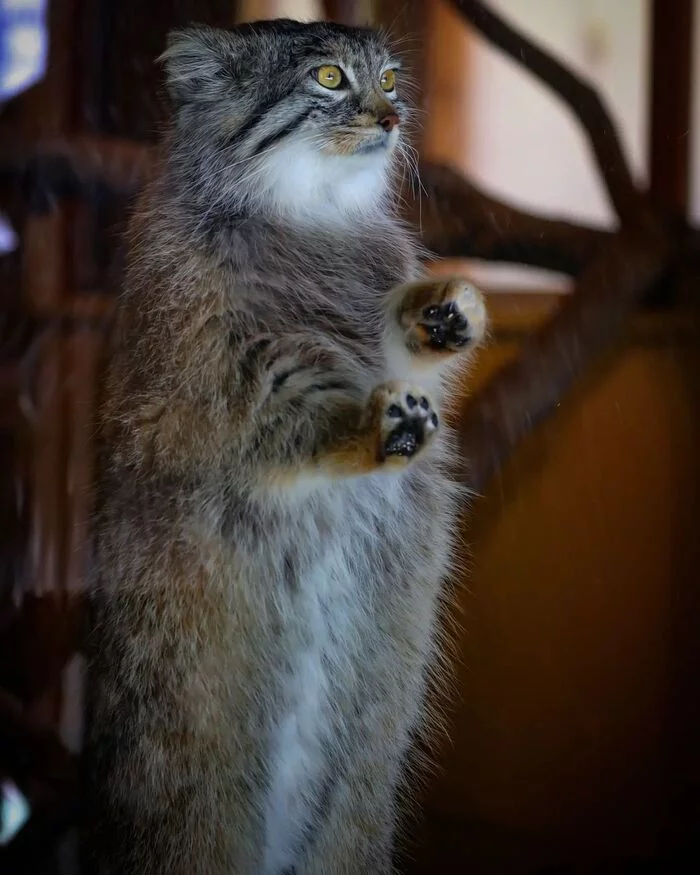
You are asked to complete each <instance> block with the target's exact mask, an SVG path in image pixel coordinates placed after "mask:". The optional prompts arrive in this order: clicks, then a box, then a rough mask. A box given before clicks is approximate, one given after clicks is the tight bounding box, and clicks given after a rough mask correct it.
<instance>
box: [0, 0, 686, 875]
mask: <svg viewBox="0 0 700 875" xmlns="http://www.w3.org/2000/svg"><path fill="white" fill-rule="evenodd" d="M457 5H458V4H453V3H451V2H448V0H425V2H411V0H408V2H406V0H375V2H373V0H363V2H359V0H358V2H326V3H323V2H315V0H285V2H283V0H278V2H274V0H269V2H264V0H258V2H256V0H251V2H245V0H240V2H235V0H148V2H144V0H141V2H136V0H121V2H120V3H115V2H111V0H48V2H43V0H0V101H1V104H0V223H1V224H0V251H1V252H2V254H0V787H1V788H2V800H1V806H2V815H0V871H2V872H9V871H27V872H32V873H33V872H36V873H40V872H56V873H58V872H62V873H73V872H77V855H76V852H75V843H74V839H72V838H71V836H72V830H73V826H74V823H75V820H76V817H77V814H78V811H79V805H80V789H79V781H78V780H77V770H78V757H79V752H80V740H81V733H82V693H83V690H82V661H81V656H80V638H81V629H82V621H83V612H82V601H81V593H82V592H83V590H84V585H85V584H84V580H85V568H86V563H87V562H88V561H89V549H88V531H89V520H90V487H91V480H92V466H93V425H92V423H93V415H94V410H95V405H96V404H97V403H98V400H99V392H100V380H101V373H102V370H103V368H104V364H105V351H106V349H107V337H108V336H109V329H110V314H111V312H112V307H113V300H114V295H115V293H116V292H117V290H118V288H119V281H120V264H121V258H120V234H121V231H122V229H123V226H124V221H125V217H126V216H127V215H128V208H129V203H130V201H131V196H132V190H135V189H136V188H137V187H138V180H139V179H140V175H139V172H140V171H139V168H140V167H141V164H142V163H143V162H144V161H145V160H146V159H145V158H144V155H145V149H144V148H143V147H146V146H148V144H150V143H152V142H154V141H155V139H156V138H157V136H158V132H159V130H160V129H161V128H162V125H163V120H164V108H163V101H162V95H161V92H160V85H161V81H160V70H159V69H158V68H157V66H156V65H154V63H153V59H154V58H155V57H156V56H158V55H159V54H160V52H161V51H162V49H163V47H164V42H165V34H166V32H167V31H168V30H169V29H170V28H172V27H173V26H177V25H184V24H187V23H190V22H192V21H197V22H207V23H210V24H213V25H218V26H222V27H226V26H231V25H233V24H235V23H236V22H237V21H242V20H246V19H255V18H265V17H277V16H291V17H295V18H306V19H309V18H322V17H331V18H335V19H336V20H342V21H346V22H349V23H374V24H381V25H383V26H386V27H389V28H390V29H391V30H392V32H394V33H396V35H397V36H398V37H400V38H402V40H403V46H404V48H405V50H406V54H407V58H408V62H409V66H410V68H411V70H412V73H413V75H414V77H415V79H416V81H417V84H418V86H419V92H420V102H421V106H422V109H423V113H422V115H421V122H422V126H421V129H420V131H419V132H418V133H417V135H416V146H417V147H418V148H419V150H420V153H421V156H422V159H423V160H424V161H426V162H433V163H436V162H437V163H444V164H448V165H450V166H451V167H452V168H454V169H455V170H457V171H459V172H460V174H462V175H464V176H465V177H467V178H469V179H470V180H471V181H472V182H473V183H474V184H476V185H477V186H479V188H481V189H483V190H485V191H488V192H489V194H490V195H491V196H493V197H495V198H498V199H500V200H502V201H505V202H507V203H508V204H511V205H513V206H514V207H517V208H519V209H520V210H522V211H524V212H525V213H530V212H533V213H537V214H538V215H545V216H548V215H553V216H557V217H559V218H561V219H564V220H568V221H569V222H571V223H576V224H581V225H583V226H585V227H589V226H590V227H591V228H594V229H601V230H604V231H605V230H607V231H614V230H615V229H617V228H618V226H619V224H620V220H619V218H618V216H617V214H616V212H615V210H614V208H613V206H612V204H611V201H610V198H609V196H608V191H607V189H606V186H605V184H604V182H603V180H602V178H601V176H600V174H599V172H598V171H597V169H596V166H595V163H594V161H593V160H592V156H591V151H590V148H589V143H588V142H587V140H586V137H585V135H584V133H583V132H582V129H581V127H580V125H579V124H578V122H577V119H576V118H575V117H574V114H573V113H572V112H571V111H570V110H569V109H567V108H566V106H565V105H564V104H563V103H561V101H559V100H558V99H557V97H556V95H554V94H553V93H552V91H551V90H547V89H545V88H544V87H543V85H542V84H541V83H540V82H539V81H537V80H536V79H535V78H534V77H532V76H531V75H529V74H528V72H527V71H525V70H524V69H523V67H522V66H520V65H518V64H516V63H515V62H514V61H513V59H511V58H507V57H505V56H504V55H503V54H502V53H500V52H499V51H498V49H496V48H494V47H493V46H492V45H490V44H489V43H488V42H487V41H486V40H485V39H484V38H483V36H482V35H481V34H480V33H478V32H477V30H475V29H474V28H471V27H469V25H468V23H467V22H466V20H465V17H464V16H463V15H462V14H460V12H459V10H458V9H457V8H456V6H457ZM466 5H469V4H466ZM487 5H488V6H489V8H491V9H493V10H496V11H498V12H499V13H501V14H502V15H503V16H504V18H506V19H507V21H508V22H510V23H511V24H512V25H513V26H515V27H516V28H517V29H518V30H519V31H520V32H522V33H523V34H525V35H527V36H528V37H530V38H532V39H534V40H536V41H537V42H538V43H539V44H540V45H541V46H543V47H545V48H546V49H548V50H549V51H551V52H552V53H553V54H554V55H555V56H556V57H557V58H558V59H560V60H561V61H562V62H563V63H564V64H565V65H566V66H567V67H568V68H569V69H570V70H571V71H572V72H574V73H576V74H577V75H579V76H580V77H582V78H583V79H584V80H585V81H587V82H589V83H591V84H592V85H594V86H595V88H596V89H598V91H599V93H600V95H601V96H602V98H603V100H604V102H605V105H606V106H607V108H608V110H609V112H610V115H611V117H612V119H613V120H614V122H615V124H616V126H617V128H618V132H619V135H620V138H621V141H622V144H623V147H624V150H625V153H626V157H627V159H628V162H629V166H630V169H631V172H632V174H633V177H634V179H635V180H636V181H637V182H638V184H639V185H640V186H641V187H642V188H643V189H647V188H648V199H649V202H650V203H651V204H652V205H653V208H654V211H655V215H656V216H657V217H659V218H658V222H659V224H660V226H662V227H663V228H664V229H665V231H666V232H668V239H669V240H670V241H671V245H673V244H674V241H675V240H676V236H680V234H681V232H680V231H679V232H678V235H675V230H674V229H675V228H676V227H678V228H682V229H683V232H682V233H683V234H684V235H685V236H688V235H689V234H691V232H690V231H688V228H689V227H691V225H690V224H689V223H692V222H693V221H694V220H700V71H699V70H698V65H700V8H697V7H698V6H699V4H698V3H697V2H693V0H615V2H612V0H489V3H488V4H487ZM98 140H99V144H101V145H99V148H98V145H95V144H97V143H98ZM77 142H80V143H81V144H82V145H81V149H82V151H80V150H78V151H75V150H73V152H71V149H72V148H73V147H72V146H71V144H75V143H77ZM37 143H51V144H53V145H52V147H51V149H40V148H37V147H36V144H37ZM110 149H111V150H112V151H110ZM69 152H70V153H71V156H72V157H70V161H71V167H72V171H71V173H65V172H64V171H63V170H62V169H61V168H62V167H63V165H62V163H61V161H62V160H64V161H65V160H67V159H65V155H66V154H68V153H69ZM98 153H99V155H98ZM61 156H63V158H61ZM96 156H97V157H96ZM83 160H84V161H85V162H86V166H87V164H90V166H91V167H94V166H99V167H100V168H101V170H100V174H98V175H99V176H100V178H99V179H98V180H97V181H95V180H94V179H92V177H91V181H90V182H89V184H88V183H87V182H85V180H83V179H82V177H81V171H80V168H81V161H83ZM91 162H92V163H91ZM422 197H423V198H425V197H426V195H425V194H424V195H422ZM419 213H420V211H419ZM686 220H687V221H686ZM494 222H495V224H497V222H496V220H495V219H494ZM500 230H501V229H499V228H496V231H497V232H499V231H500ZM507 230H508V229H507V228H503V229H502V231H503V233H504V234H507ZM543 233H545V232H543ZM693 233H694V232H693ZM683 239H685V237H684V238H683ZM466 250H469V247H466ZM466 250H465V253H464V257H461V258H459V259H455V258H452V259H451V260H448V261H444V262H442V263H439V264H435V265H433V267H434V268H435V269H438V270H441V271H443V270H455V269H459V270H464V271H466V272H468V273H470V274H471V275H472V276H473V277H474V278H475V279H477V280H479V281H480V282H481V283H482V285H483V286H484V288H485V289H486V290H487V293H488V301H489V307H490V310H491V313H492V318H493V332H492V337H491V340H490V343H489V345H488V347H487V348H486V350H485V351H484V352H483V353H482V354H481V356H480V358H479V362H478V365H477V367H476V368H475V369H474V371H473V373H472V374H471V376H470V378H469V380H468V381H467V382H466V383H465V385H464V386H462V387H460V403H462V404H463V406H464V405H466V404H468V399H469V397H474V398H475V399H477V398H478V397H479V390H480V389H481V388H482V387H485V386H487V385H488V384H489V383H490V382H491V381H492V380H494V379H496V377H495V375H496V373H497V372H498V371H499V369H500V368H501V367H502V366H503V365H504V364H505V363H509V362H515V363H517V362H518V359H519V356H520V355H521V354H522V351H523V349H524V348H525V346H526V345H527V343H528V339H529V338H531V337H532V336H533V332H537V331H539V330H540V329H541V327H542V326H543V325H544V324H545V323H546V322H547V320H548V319H549V318H550V317H551V316H552V314H553V313H556V312H557V311H558V308H560V307H562V306H563V305H564V303H565V302H566V300H567V299H568V298H569V297H570V296H571V295H572V294H576V292H575V288H576V286H575V279H576V276H575V272H570V273H573V274H574V276H573V279H572V276H570V275H564V274H561V273H556V272H553V271H551V270H543V269H541V266H540V267H539V268H536V267H533V266H528V267H525V266H523V265H522V264H518V263H517V259H515V258H509V259H508V261H510V262H515V263H509V264H503V263H494V262H491V261H489V260H486V259H484V258H480V259H476V258H474V257H470V256H471V255H473V253H471V251H466ZM693 265H694V267H695V268H696V267H697V261H695V262H693ZM699 289H700V272H698V271H697V270H696V272H695V273H693V272H692V271H690V272H688V271H685V272H684V273H683V274H682V276H681V275H680V274H679V273H678V272H674V271H673V270H666V271H665V272H664V275H663V277H662V281H661V282H660V283H658V284H657V285H656V286H655V289H654V295H653V296H652V299H653V300H652V299H647V300H646V303H645V304H644V305H642V306H640V307H639V308H637V310H636V312H635V313H634V315H633V316H632V317H631V318H629V319H628V320H627V321H626V323H625V326H624V330H623V331H621V333H620V336H619V337H618V338H617V339H616V342H615V344H614V348H612V349H607V350H606V352H605V354H604V355H602V356H599V357H595V359H594V360H591V362H590V363H587V364H586V367H585V369H584V374H583V378H582V379H580V380H578V381H577V382H576V385H575V387H574V388H573V391H570V392H566V393H562V396H561V398H559V399H558V400H557V401H556V404H555V405H554V406H555V408H556V409H555V412H554V415H553V416H550V417H548V418H546V420H545V421H543V422H542V423H540V424H539V426H538V427H537V428H535V429H530V432H531V433H529V434H528V435H527V436H526V437H525V439H524V440H523V441H522V442H520V443H519V444H518V446H517V447H514V449H513V452H512V453H510V454H509V457H508V459H507V461H506V462H505V464H503V465H502V466H501V467H500V470H499V471H498V472H497V473H496V474H495V476H493V477H491V478H489V479H488V482H487V483H486V484H485V486H484V488H483V490H482V492H483V494H482V495H480V496H479V497H477V498H475V499H474V501H473V503H472V507H471V509H470V511H469V512H468V513H466V514H465V517H464V521H463V540H464V541H465V542H466V543H469V545H470V548H469V550H468V551H467V550H466V549H465V550H464V551H463V554H460V555H459V556H458V557H457V563H456V564H457V567H458V569H459V571H458V574H457V580H456V583H457V586H456V590H455V592H456V604H455V610H454V615H453V616H452V617H451V618H450V620H449V624H450V628H451V632H452V635H453V637H454V641H455V657H456V671H455V681H454V684H453V685H452V687H451V691H450V694H449V701H448V703H447V716H446V722H447V725H448V732H447V736H446V737H444V738H438V739H436V743H435V748H434V750H433V751H432V755H433V758H434V759H435V763H436V766H435V769H434V770H433V772H432V773H431V775H430V776H429V778H428V780H427V781H426V786H425V788H422V789H420V791H417V792H419V794H420V801H421V804H422V808H423V815H422V817H421V818H420V820H419V821H418V822H417V823H415V824H411V826H410V829H409V830H408V835H407V839H408V841H407V843H406V854H405V858H404V859H402V860H401V871H402V872H406V873H414V875H420V873H425V875H427V873H447V875H449V873H461V872H471V873H478V875H481V873H483V875H492V873H493V875H495V873H514V875H515V873H549V872H551V873H555V872H557V873H559V872H560V873H589V872H590V873H593V872H595V873H606V872H610V873H618V872H619V873H624V872H635V873H636V872H685V871H688V872H691V871H692V872H696V871H700V865H699V864H700V796H699V795H698V793H699V790H700V753H699V751H700V733H699V730H700V689H699V688H698V680H699V678H700V672H699V669H700V594H699V587H700V344H699V342H698V340H699V337H700V329H699V325H700V320H699V319H698V306H697V303H698V300H699V298H700V292H699ZM574 352H575V351H572V355H573V354H574ZM545 377H546V375H545V374H543V375H542V378H543V379H545ZM457 408H459V405H457ZM460 409H461V408H460ZM3 776H4V777H3Z"/></svg>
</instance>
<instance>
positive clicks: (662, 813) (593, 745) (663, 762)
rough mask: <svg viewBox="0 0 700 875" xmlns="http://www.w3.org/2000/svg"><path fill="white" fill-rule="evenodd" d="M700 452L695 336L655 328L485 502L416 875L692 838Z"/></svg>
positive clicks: (594, 854) (596, 855) (665, 324)
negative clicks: (446, 735)
mask: <svg viewBox="0 0 700 875" xmlns="http://www.w3.org/2000/svg"><path fill="white" fill-rule="evenodd" d="M501 306H503V305H501ZM679 326H680V329H679ZM503 327H504V326H503V324H501V328H503ZM520 327H522V326H520ZM516 350H517V343H516V342H515V341H507V340H504V341H502V342H498V343H496V344H495V345H494V346H492V347H491V349H489V350H488V351H487V352H486V354H485V355H484V357H483V359H482V362H481V365H480V367H479V368H478V371H477V373H476V374H475V375H474V377H473V379H474V382H475V383H477V384H478V383H479V382H480V381H482V380H484V379H486V378H487V377H488V374H489V373H491V372H492V371H493V370H494V369H495V368H496V367H497V366H498V365H499V364H500V363H501V362H502V361H503V360H505V359H506V358H508V357H509V356H511V355H514V354H515V353H516ZM699 446H700V345H699V344H698V331H697V322H696V323H695V330H694V331H693V330H692V326H689V323H688V320H687V319H685V320H683V319H680V318H679V319H678V320H673V319H669V320H666V321H663V320H655V319H654V318H647V319H645V320H644V321H643V322H640V323H639V325H638V327H637V330H636V332H635V333H634V337H633V339H632V340H630V342H629V344H628V346H627V348H626V350H625V351H624V354H622V355H620V356H617V357H613V358H611V359H610V360H609V361H608V362H607V363H606V364H605V365H604V366H602V367H601V368H600V369H599V370H598V372H597V373H595V374H592V375H591V376H590V377H589V378H588V380H587V381H586V382H585V385H584V386H583V387H582V388H581V389H580V391H579V392H578V393H576V394H575V396H573V397H571V398H570V399H568V400H567V401H566V402H565V403H564V404H563V405H562V409H561V412H560V414H559V415H558V416H557V417H556V418H555V419H554V420H552V421H551V422H550V423H548V424H547V425H546V426H545V427H544V428H542V429H541V430H540V431H539V432H538V433H537V434H536V436H534V437H533V439H532V440H530V441H529V442H528V443H527V444H526V445H525V446H524V447H523V448H522V451H521V452H519V453H518V454H517V456H516V457H515V458H514V459H513V461H512V464H510V465H509V466H508V468H507V470H506V471H505V472H504V474H503V476H502V477H500V478H499V479H498V480H497V481H496V482H494V483H493V485H492V487H491V488H490V489H489V491H488V494H487V495H486V496H485V497H484V498H483V499H480V500H476V501H475V502H474V506H473V511H472V513H471V515H470V518H469V520H468V525H467V526H466V528H465V531H464V536H465V538H466V539H468V540H469V541H470V542H471V544H472V550H473V554H472V557H471V561H470V570H469V572H468V573H467V571H466V570H465V571H464V572H463V574H462V575H461V576H460V587H459V594H458V602H459V610H458V612H457V621H458V622H459V623H460V624H461V626H462V631H461V632H460V634H459V640H458V652H459V654H460V660H459V664H458V667H457V683H456V689H455V693H454V697H453V706H454V716H453V722H452V728H451V738H452V744H451V745H444V746H443V749H442V754H441V757H440V765H441V767H442V768H441V773H440V774H439V775H438V776H437V777H436V778H435V780H434V781H433V782H432V785H431V789H430V792H429V794H428V803H427V815H428V823H427V828H426V834H425V836H424V838H423V848H424V857H423V868H422V869H419V871H424V872H426V873H427V872H433V871H440V872H446V873H449V872H455V873H456V872H462V871H464V870H465V866H466V865H467V863H469V864H470V865H471V866H472V868H470V869H469V870H468V871H470V872H499V873H500V872H528V871H533V867H535V866H538V865H544V864H545V863H555V862H556V863H563V864H568V865H569V866H573V865H574V864H575V863H576V864H577V863H583V862H585V861H586V860H588V861H589V862H591V868H589V869H586V868H583V869H582V870H580V871H596V872H597V871H600V870H599V869H597V868H596V866H595V865H593V864H594V862H595V861H596V860H600V859H604V858H611V857H621V858H624V857H640V858H652V857H653V856H655V855H657V854H661V853H662V852H663V851H664V849H665V847H666V844H667V840H668V838H669V832H668V831H669V828H672V830H673V832H674V833H675V834H674V836H673V841H674V843H675V845H676V846H678V845H679V844H680V842H681V841H683V840H687V839H688V838H689V836H691V835H692V832H690V829H691V826H690V823H691V820H692V817H693V815H692V812H693V811H696V809H691V814H690V815H686V816H685V829H686V832H685V834H684V835H680V834H679V829H673V822H674V821H676V820H677V818H678V815H679V813H680V805H679V799H685V803H686V807H687V803H688V801H689V799H690V798H691V797H690V791H691V788H693V787H696V786H697V780H698V777H699V775H698V770H697V762H698V757H697V754H696V753H695V742H694V741H693V740H692V739H693V738H694V737H696V733H697V730H698V725H697V707H696V699H697V696H696V695H693V694H692V692H691V691H692V690H696V689H697V682H698V678H699V677H700V675H699V674H698V669H699V668H700V665H699V661H698V653H697V640H698V636H697V631H696V630H697V620H698V617H697V607H698V605H697V594H698V583H699V572H698V568H700V540H699V539H698V538H697V522H698V519H699V518H700V516H699V514H698V511H699V510H700V459H699V457H698V452H697V448H698V447H699ZM463 560H464V557H463ZM464 567H465V569H466V563H465V564H464ZM680 605H683V610H682V611H680V612H679V606H680ZM693 607H694V608H695V612H694V613H691V608H693ZM679 613H680V616H679ZM681 762H682V763H684V766H683V767H682V768H681V767H680V763H681ZM693 770H695V771H693ZM693 829H694V827H693ZM680 830H682V827H680ZM440 849H443V851H444V854H445V860H444V862H442V863H441V866H440V867H439V868H436V866H437V863H436V859H440V858H439V857H438V858H436V854H439V853H440ZM445 849H447V850H445ZM569 871H574V870H573V868H572V869H570V870H569ZM576 871H579V870H576ZM606 871H607V870H606ZM609 871H623V870H622V869H619V870H616V869H615V868H614V867H613V868H612V869H611V870H609ZM659 871H667V870H665V869H663V868H662V869H660V870H659ZM669 871H670V870H669Z"/></svg>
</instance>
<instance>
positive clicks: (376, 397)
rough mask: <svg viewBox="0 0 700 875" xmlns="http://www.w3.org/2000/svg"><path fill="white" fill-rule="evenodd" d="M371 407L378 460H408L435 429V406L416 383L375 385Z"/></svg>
mask: <svg viewBox="0 0 700 875" xmlns="http://www.w3.org/2000/svg"><path fill="white" fill-rule="evenodd" d="M372 407H373V410H374V412H375V424H376V428H377V432H378V434H377V438H378V441H377V456H378V458H379V460H380V461H381V462H389V461H395V462H407V461H408V460H410V459H412V458H414V457H415V456H417V455H418V454H419V453H420V452H421V451H422V450H424V449H426V448H427V447H428V446H429V444H430V443H431V442H432V440H433V438H434V437H435V435H436V434H437V432H438V428H439V425H440V421H439V418H438V415H437V413H436V411H435V406H434V404H433V402H432V401H431V399H430V396H429V395H428V394H427V392H425V391H424V390H423V389H421V388H420V387H418V386H413V385H411V384H410V383H403V382H398V381H397V382H392V383H385V384H384V385H382V386H378V387H377V388H376V389H375V390H374V393H373V397H372Z"/></svg>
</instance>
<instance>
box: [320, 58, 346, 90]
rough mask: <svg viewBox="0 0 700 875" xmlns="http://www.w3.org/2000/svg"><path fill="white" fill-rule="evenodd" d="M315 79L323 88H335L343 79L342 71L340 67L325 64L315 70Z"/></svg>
mask: <svg viewBox="0 0 700 875" xmlns="http://www.w3.org/2000/svg"><path fill="white" fill-rule="evenodd" d="M316 79H317V80H318V81H319V82H320V83H321V85H323V87H324V88H337V87H338V86H339V85H340V83H341V82H342V81H343V71H342V70H341V69H340V67H335V66H334V65H332V64H326V65H325V66H324V67H319V68H318V70H316Z"/></svg>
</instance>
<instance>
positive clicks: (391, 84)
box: [379, 70, 396, 91]
mask: <svg viewBox="0 0 700 875" xmlns="http://www.w3.org/2000/svg"><path fill="white" fill-rule="evenodd" d="M379 84H380V85H381V86H382V91H393V90H394V88H396V73H395V71H394V70H385V71H384V72H383V73H382V78H381V79H380V80H379Z"/></svg>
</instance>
